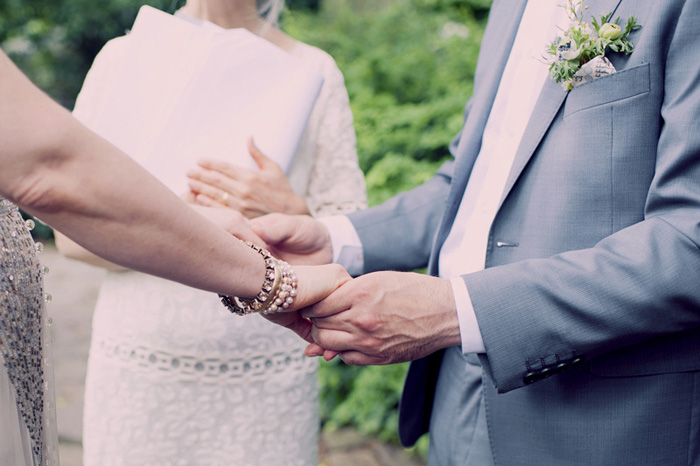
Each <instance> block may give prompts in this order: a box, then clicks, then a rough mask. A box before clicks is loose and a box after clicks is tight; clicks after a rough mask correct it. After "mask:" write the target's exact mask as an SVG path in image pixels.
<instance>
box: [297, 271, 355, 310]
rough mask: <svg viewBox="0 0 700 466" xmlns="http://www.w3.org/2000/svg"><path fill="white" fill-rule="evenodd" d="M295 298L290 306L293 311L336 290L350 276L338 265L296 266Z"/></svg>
mask: <svg viewBox="0 0 700 466" xmlns="http://www.w3.org/2000/svg"><path fill="white" fill-rule="evenodd" d="M294 272H295V273H296V276H297V281H298V286H297V296H296V299H295V300H294V304H293V306H292V309H293V310H296V309H301V308H304V307H307V306H310V305H311V304H314V303H316V302H318V301H320V300H322V299H324V298H326V297H328V296H329V295H330V294H331V293H333V291H335V290H336V289H338V288H339V287H340V286H342V285H343V284H344V283H346V282H347V281H348V280H350V279H351V278H350V275H348V273H347V271H346V270H345V269H344V268H343V267H342V266H340V265H335V264H330V265H321V266H312V267H309V266H296V267H294Z"/></svg>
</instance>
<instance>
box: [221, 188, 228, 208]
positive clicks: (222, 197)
mask: <svg viewBox="0 0 700 466" xmlns="http://www.w3.org/2000/svg"><path fill="white" fill-rule="evenodd" d="M228 198H229V194H228V191H224V194H223V195H222V196H221V203H222V204H223V205H228Z"/></svg>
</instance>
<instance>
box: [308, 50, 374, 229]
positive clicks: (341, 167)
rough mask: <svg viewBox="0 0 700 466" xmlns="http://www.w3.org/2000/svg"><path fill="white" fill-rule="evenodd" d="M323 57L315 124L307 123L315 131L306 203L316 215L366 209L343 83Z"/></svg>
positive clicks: (365, 193) (335, 67) (334, 66)
mask: <svg viewBox="0 0 700 466" xmlns="http://www.w3.org/2000/svg"><path fill="white" fill-rule="evenodd" d="M325 56H326V57H327V59H326V60H325V63H324V66H323V68H324V73H323V74H324V85H323V89H322V91H321V95H320V96H319V100H318V102H317V105H318V112H316V115H313V116H312V118H313V119H315V120H316V121H312V122H310V124H313V125H315V126H316V128H317V132H316V140H315V143H314V151H315V154H314V158H313V166H312V170H311V175H310V178H309V185H308V189H307V195H306V203H307V206H308V207H309V210H310V211H311V213H312V214H313V215H315V216H325V215H333V214H342V213H348V212H352V211H355V210H358V209H361V208H364V207H366V206H367V192H366V189H365V179H364V175H363V173H362V170H360V167H359V164H358V161H357V149H356V137H355V129H354V127H353V119H352V111H351V110H350V100H349V98H348V93H347V90H346V89H345V82H344V80H343V75H342V73H341V72H340V70H339V69H338V67H337V65H336V64H335V61H333V59H332V58H331V57H330V56H329V55H325Z"/></svg>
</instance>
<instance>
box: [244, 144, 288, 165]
mask: <svg viewBox="0 0 700 466" xmlns="http://www.w3.org/2000/svg"><path fill="white" fill-rule="evenodd" d="M248 152H249V153H250V156H251V157H252V158H253V161H254V162H255V164H256V165H257V166H258V168H260V170H275V171H282V169H281V168H280V166H279V165H278V164H277V162H275V161H274V160H272V159H270V158H268V157H267V156H266V155H265V154H263V153H262V151H261V150H260V149H259V148H258V146H256V145H255V141H253V138H250V139H248Z"/></svg>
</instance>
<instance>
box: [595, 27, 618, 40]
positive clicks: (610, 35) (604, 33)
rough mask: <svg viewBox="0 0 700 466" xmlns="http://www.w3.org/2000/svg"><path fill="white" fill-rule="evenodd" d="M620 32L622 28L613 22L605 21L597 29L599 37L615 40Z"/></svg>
mask: <svg viewBox="0 0 700 466" xmlns="http://www.w3.org/2000/svg"><path fill="white" fill-rule="evenodd" d="M621 34H622V28H621V27H620V26H619V25H617V24H613V23H605V24H603V25H602V26H601V27H600V29H599V30H598V35H599V36H600V38H601V39H610V40H615V39H617V38H618V37H620V35H621Z"/></svg>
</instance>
